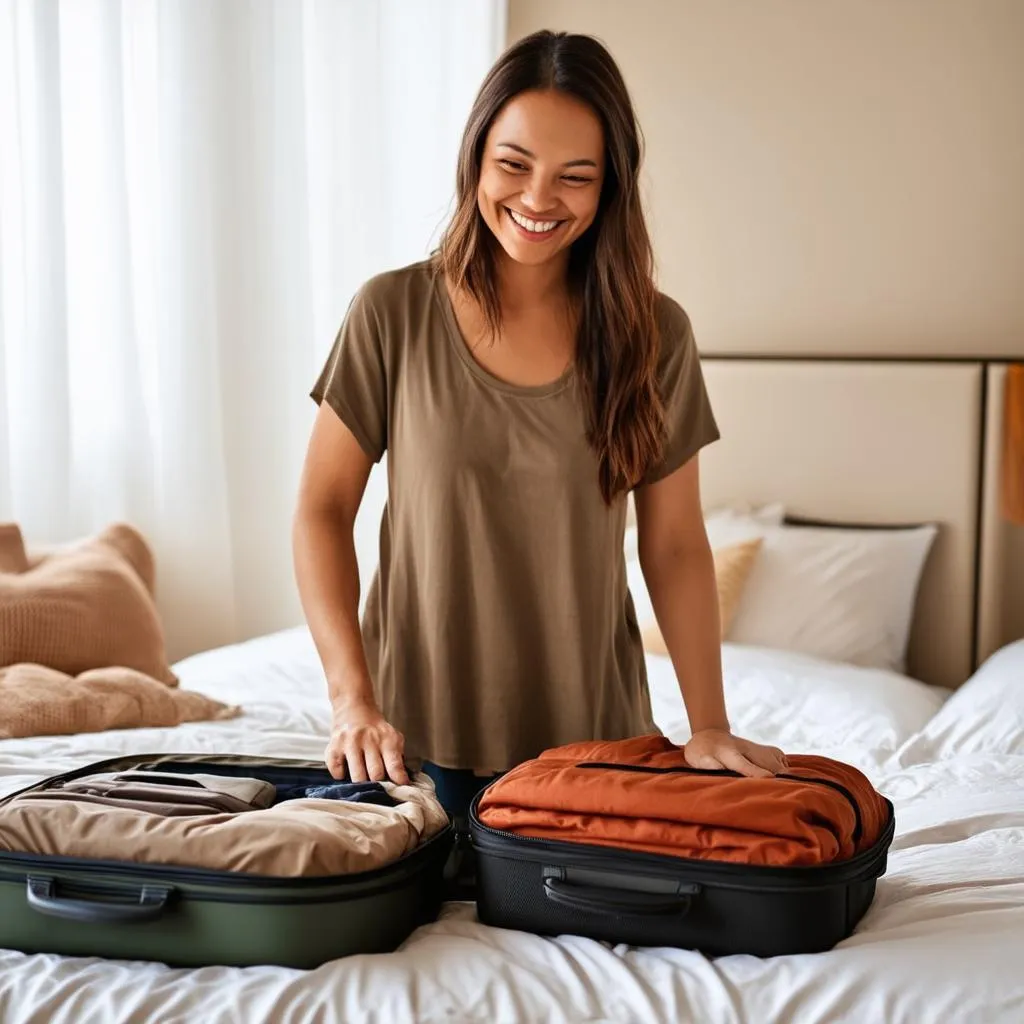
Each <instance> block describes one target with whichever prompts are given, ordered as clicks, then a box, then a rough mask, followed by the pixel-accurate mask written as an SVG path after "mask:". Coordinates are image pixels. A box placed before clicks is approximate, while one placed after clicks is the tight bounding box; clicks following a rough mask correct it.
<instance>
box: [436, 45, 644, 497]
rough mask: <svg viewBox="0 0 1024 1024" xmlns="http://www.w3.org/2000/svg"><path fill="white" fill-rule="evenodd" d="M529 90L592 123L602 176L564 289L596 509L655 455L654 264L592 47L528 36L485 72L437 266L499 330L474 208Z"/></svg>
mask: <svg viewBox="0 0 1024 1024" xmlns="http://www.w3.org/2000/svg"><path fill="white" fill-rule="evenodd" d="M531 89H557V90H559V91H561V92H565V93H568V94H570V95H572V96H575V97H576V98H577V99H580V100H582V101H583V102H584V103H586V104H587V105H588V106H590V107H591V108H592V109H593V110H594V112H595V113H596V114H597V115H598V117H599V118H600V119H601V123H602V126H603V128H604V142H605V168H606V169H605V178H604V182H603V184H602V187H601V198H600V202H599V204H598V212H597V216H596V217H595V218H594V223H593V224H591V225H590V227H589V228H588V229H587V230H586V231H585V232H584V233H583V234H582V235H581V236H580V237H579V238H578V239H577V240H576V241H575V242H574V243H573V246H572V250H571V252H570V256H569V287H570V291H571V294H572V296H573V298H574V300H575V303H576V306H577V309H578V319H577V329H576V330H577V334H576V377H577V380H578V382H579V385H580V389H581V393H582V398H583V402H584V409H585V411H586V415H587V437H588V440H589V442H590V445H591V447H592V448H593V449H594V451H595V453H596V454H597V458H598V465H599V473H598V477H599V479H598V482H599V485H600V488H601V494H602V496H603V497H604V500H605V501H606V502H607V503H609V504H610V503H611V502H612V500H613V499H614V498H615V497H616V495H618V494H620V493H622V492H623V491H627V490H629V489H630V488H631V487H633V486H634V485H636V484H637V483H638V482H639V481H640V479H641V477H642V476H643V474H644V472H645V470H646V469H647V468H648V467H649V466H650V465H651V464H652V463H653V462H655V461H656V460H657V459H658V457H659V456H660V454H661V450H662V445H663V443H664V442H663V434H664V412H663V409H662V405H661V401H660V398H659V395H658V386H657V366H658V353H659V347H660V343H659V337H658V328H657V320H656V314H655V298H656V295H657V292H656V290H655V286H654V276H653V275H654V258H653V253H652V250H651V241H650V236H649V235H648V233H647V225H646V223H645V221H644V215H643V210H642V208H641V201H640V190H639V180H638V179H639V172H640V164H641V161H642V158H643V142H642V136H641V133H640V126H639V125H638V124H637V120H636V115H635V113H634V111H633V105H632V102H631V101H630V97H629V92H628V91H627V89H626V84H625V82H624V81H623V79H622V74H621V73H620V71H619V69H618V67H617V66H616V64H615V61H614V60H613V59H612V56H611V54H610V53H609V52H608V51H607V50H606V49H605V48H604V47H603V46H602V45H601V44H600V43H599V42H597V40H595V39H593V38H591V37H589V36H585V35H571V34H568V33H564V32H559V33H554V32H547V31H544V32H537V33H535V34H534V35H531V36H528V37H527V38H525V39H523V40H521V41H520V42H518V43H516V44H514V45H513V46H511V47H510V48H509V49H508V50H506V51H505V53H504V54H502V56H501V57H500V58H499V59H498V61H497V63H496V64H495V65H494V67H493V68H491V70H490V72H489V73H488V75H487V77H486V78H485V79H484V82H483V85H482V86H481V87H480V91H479V93H478V94H477V97H476V101H475V102H474V104H473V109H472V111H471V112H470V115H469V120H468V122H467V124H466V129H465V132H464V134H463V136H462V145H461V148H460V151H459V163H458V172H457V176H456V209H455V213H454V215H453V217H452V220H451V222H450V223H449V225H448V227H447V228H446V230H445V232H444V235H443V236H442V238H441V242H440V246H439V253H438V255H439V261H440V265H441V268H442V269H443V270H444V273H445V274H446V276H447V277H448V279H449V280H450V281H451V282H452V284H453V285H454V286H455V287H457V288H462V289H464V290H465V291H466V292H468V293H469V294H470V295H471V296H472V297H473V298H474V299H475V300H476V301H477V302H478V303H479V305H480V307H481V310H482V311H483V314H484V316H485V318H486V320H487V324H488V326H489V328H490V329H491V331H492V332H493V333H494V334H495V335H496V334H497V333H498V329H499V328H500V325H501V303H500V300H499V296H498V281H497V274H496V267H495V258H494V249H493V245H492V236H491V235H490V231H489V229H488V227H487V225H486V224H485V222H484V220H483V218H482V217H481V215H480V212H479V209H478V207H477V186H478V184H479V181H480V165H481V160H482V155H483V148H484V142H485V140H486V138H487V133H488V131H489V130H490V127H491V124H492V123H493V121H494V119H495V118H496V117H497V115H498V113H499V112H500V111H501V109H502V108H503V107H504V106H505V104H506V103H507V102H508V101H509V100H511V99H512V98H513V97H515V96H517V95H518V94H519V93H522V92H526V91H528V90H531Z"/></svg>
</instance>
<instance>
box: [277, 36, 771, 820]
mask: <svg viewBox="0 0 1024 1024" xmlns="http://www.w3.org/2000/svg"><path fill="white" fill-rule="evenodd" d="M640 162H641V148H640V137H639V130H638V127H637V125H636V122H635V119H634V114H633V110H632V107H631V104H630V99H629V96H628V93H627V91H626V87H625V84H624V83H623V80H622V77H621V75H620V73H619V71H618V69H617V67H616V65H615V63H614V61H613V60H612V58H611V56H610V55H609V54H608V53H607V51H606V50H605V49H604V48H603V47H602V46H601V45H600V44H598V43H597V42H595V41H594V40H593V39H590V38H588V37H585V36H579V35H566V34H552V33H549V32H542V33H538V34H536V35H534V36H531V37H529V38H527V39H525V40H523V41H522V42H520V43H518V44H516V45H514V46H513V47H511V48H510V49H509V50H508V51H507V52H506V53H505V54H504V55H503V56H502V57H501V58H500V60H499V61H498V62H497V64H496V65H495V67H494V68H493V69H492V70H491V72H490V73H489V75H488V77H487V79H486V80H485V82H484V84H483V86H482V88H481V91H480V93H479V95H478V97H477V99H476V103H475V105H474V107H473V110H472V112H471V114H470V117H469V123H468V125H467V127H466V131H465V135H464V138H463V142H462V148H461V152H460V156H459V165H458V176H457V200H458V203H457V209H456V211H455V214H454V216H453V218H452V221H451V223H450V225H449V226H448V228H447V230H446V232H445V234H444V237H443V240H442V242H441V244H440V246H439V250H438V252H437V253H436V255H435V257H434V258H433V259H431V260H428V261H425V262H423V263H418V264H415V265H413V266H411V267H406V268H403V269H401V270H397V271H392V272H388V273H384V274H381V275H379V276H377V277H375V278H373V279H372V280H370V281H369V282H367V283H366V284H365V285H364V287H363V288H362V289H361V290H360V291H359V293H358V295H357V296H356V298H355V299H354V301H353V302H352V305H351V307H350V309H349V311H348V313H347V315H346V318H345V322H344V324H343V326H342V328H341V331H340V333H339V335H338V338H337V340H336V342H335V345H334V348H333V350H332V352H331V354H330V357H329V359H328V360H327V363H326V365H325V367H324V369H323V372H322V373H321V375H320V378H319V380H318V381H317V382H316V385H315V387H314V389H313V392H312V394H313V397H314V398H315V400H316V401H317V402H318V403H320V407H319V410H318V413H317V417H316V422H315V426H314V429H313V433H312V438H311V441H310V444H309V451H308V455H307V458H306V463H305V467H304V471H303V476H302V482H301V488H300V499H299V504H298V510H297V515H296V520H295V530H294V552H295V564H296V575H297V579H298V584H299V589H300V593H301V597H302V602H303V607H304V610H305V613H306V617H307V620H308V623H309V627H310V630H311V633H312V636H313V638H314V641H315V643H316V646H317V649H318V652H319V655H320V658H321V659H322V662H323V666H324V670H325V673H326V677H327V681H328V686H329V692H330V700H331V706H332V709H333V733H332V735H331V739H330V742H329V744H328V746H327V751H326V762H327V765H328V767H329V769H330V771H331V772H332V774H333V775H335V776H336V777H342V776H344V775H345V774H347V775H348V776H350V777H351V778H352V779H354V780H358V781H362V780H367V779H373V780H381V779H384V778H387V777H389V778H390V779H392V780H393V781H395V782H404V781H406V780H407V777H408V776H407V766H408V768H409V769H410V770H411V769H412V768H413V767H415V766H418V765H419V764H420V763H421V762H422V763H423V767H424V770H425V771H427V772H428V773H429V774H430V775H431V777H432V778H433V779H434V781H435V783H436V784H437V788H438V794H439V798H440V800H441V802H442V803H443V804H444V805H445V807H446V809H447V810H448V811H449V813H451V814H452V815H453V816H454V817H455V818H456V819H460V818H464V816H465V814H466V811H467V807H468V804H469V802H470V800H471V798H472V796H473V795H474V793H475V792H476V791H477V790H478V789H479V788H480V787H481V786H482V785H483V783H484V782H485V781H486V780H487V779H488V778H490V777H492V776H493V775H494V774H495V773H499V772H502V771H505V770H507V769H509V768H510V767H512V766H513V765H515V764H517V763H519V762H520V761H523V760H526V759H528V758H531V757H534V756H536V755H537V754H539V753H540V752H541V751H542V750H544V749H545V748H547V747H552V746H556V745H560V744H563V743H569V742H574V741H578V740H588V739H619V738H625V737H629V736H635V735H641V734H644V733H650V732H655V731H657V729H656V727H655V725H654V722H653V720H652V717H651V708H650V702H649V698H648V692H647V680H646V675H645V666H644V657H643V649H642V645H641V640H640V634H639V631H638V629H637V623H636V619H635V615H634V611H633V604H632V600H631V598H630V595H629V592H628V590H627V586H626V578H625V565H624V557H623V534H624V529H625V521H626V501H627V495H628V494H629V493H630V492H631V491H632V492H633V494H634V496H635V503H636V513H637V525H638V535H639V546H640V558H641V564H642V568H643V572H644V577H645V580H646V581H647V584H648V586H649V590H650V594H651V599H652V603H653V606H654V610H655V614H656V616H657V620H658V622H659V624H660V626H661V628H662V632H663V634H664V637H665V640H666V644H667V646H668V649H669V651H670V652H671V657H672V661H673V664H674V666H675V669H676V673H677V675H678V678H679V679H680V681H681V684H682V693H683V698H684V701H685V705H686V709H687V713H688V715H689V720H690V725H691V730H692V734H693V738H692V739H691V740H690V741H689V743H688V744H687V746H686V758H687V760H688V761H689V763H690V764H692V765H694V766H696V767H700V768H722V767H724V768H730V769H735V770H736V771H738V772H742V773H743V774H745V775H764V774H770V773H774V772H776V771H778V770H780V769H781V768H782V767H783V766H784V765H785V758H784V755H783V754H782V752H781V751H779V750H777V749H775V748H773V747H765V746H761V745H758V744H755V743H752V742H749V741H747V740H744V739H741V738H739V737H736V736H734V735H733V734H732V733H731V732H730V730H729V722H728V719H727V717H726V709H725V704H724V700H723V695H722V673H721V663H720V642H719V617H718V600H717V591H716V586H715V574H714V563H713V559H712V555H711V551H710V549H709V546H708V541H707V537H706V535H705V532H704V524H703V517H702V513H701V502H700V489H699V483H698V456H697V453H698V451H699V449H700V448H701V447H703V446H704V445H706V444H708V443H709V442H711V441H713V440H715V439H717V437H718V430H717V427H716V424H715V420H714V417H713V415H712V411H711V409H710V407H709V404H708V399H707V395H706V393H705V389H704V383H703V379H702V377H701V371H700V366H699V363H698V356H697V350H696V348H695V344H694V339H693V335H692V332H691V329H690V323H689V320H688V319H687V316H686V314H685V313H684V312H683V310H682V309H681V308H680V307H679V306H678V305H677V304H676V303H675V302H673V301H672V300H671V299H669V298H667V297H666V296H664V295H661V294H659V293H658V292H657V290H656V289H655V285H654V282H653V277H652V273H653V270H652V265H653V260H652V253H651V245H650V241H649V237H648V233H647V228H646V225H645V223H644V217H643V213H642V211H641V204H640V195H639V188H638V174H639V170H640ZM385 451H387V453H388V504H387V507H386V510H385V513H384V516H383V520H382V524H381V535H380V567H379V570H378V572H377V575H376V576H375V578H374V580H373V583H372V586H371V588H370V592H369V594H368V600H367V605H366V609H365V615H364V620H363V624H362V630H360V625H359V622H358V611H357V608H358V601H359V579H358V571H357V566H356V555H355V549H354V545H353V535H352V530H353V523H354V520H355V517H356V512H357V509H358V508H359V504H360V501H361V498H362V495H363V489H364V486H365V484H366V480H367V476H368V474H369V472H370V469H371V467H372V465H373V463H375V462H376V461H378V460H379V459H380V458H381V457H382V456H383V454H384V452H385Z"/></svg>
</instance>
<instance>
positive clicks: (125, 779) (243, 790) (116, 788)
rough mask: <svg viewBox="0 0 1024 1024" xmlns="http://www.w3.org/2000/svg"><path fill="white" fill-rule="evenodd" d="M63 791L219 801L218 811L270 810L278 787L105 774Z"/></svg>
mask: <svg viewBox="0 0 1024 1024" xmlns="http://www.w3.org/2000/svg"><path fill="white" fill-rule="evenodd" d="M62 788H63V789H65V790H67V791H68V792H71V793H96V794H101V795H105V796H126V797H127V796H129V795H130V794H131V793H133V792H136V791H137V792H138V793H139V799H142V800H145V799H147V795H146V794H149V793H152V794H153V795H159V796H164V795H166V797H167V798H168V799H169V800H171V801H173V802H181V803H198V804H203V805H209V806H214V805H215V803H216V801H218V800H222V801H223V802H224V806H223V807H221V808H220V809H221V810H224V811H251V810H254V809H257V808H262V807H269V806H270V805H271V804H272V803H273V802H274V797H275V796H276V795H277V787H276V786H274V784H273V783H272V782H264V781H263V780H262V779H252V778H248V777H234V776H231V775H207V774H204V773H190V774H187V775H186V774H179V773H178V772H160V771H127V772H104V773H101V774H98V775H87V776H86V777H85V778H81V779H73V780H72V781H70V782H65V783H64V785H63V786H62Z"/></svg>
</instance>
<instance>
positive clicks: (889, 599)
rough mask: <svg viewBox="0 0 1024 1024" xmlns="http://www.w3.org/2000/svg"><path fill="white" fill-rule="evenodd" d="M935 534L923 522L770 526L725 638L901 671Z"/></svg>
mask: <svg viewBox="0 0 1024 1024" xmlns="http://www.w3.org/2000/svg"><path fill="white" fill-rule="evenodd" d="M936 533H937V529H936V527H935V526H933V525H930V524H929V525H924V526H916V527H907V528H898V529H886V528H855V527H828V526H824V527H821V526H787V525H782V526H776V527H771V528H769V529H768V530H766V531H765V533H764V535H763V536H764V543H763V544H762V546H761V550H760V552H759V554H758V557H757V561H756V562H755V563H754V566H753V568H752V569H751V572H750V575H749V576H748V577H747V582H746V586H745V587H744V591H743V596H742V597H741V599H740V602H739V605H738V607H737V609H736V614H735V616H734V618H733V620H732V626H731V628H730V630H729V634H728V637H727V639H728V640H729V641H730V642H731V643H737V644H749V645H752V646H757V647H773V648H776V649H781V650H788V651H797V652H799V653H802V654H810V655H812V656H814V657H817V658H823V659H825V660H828V661H837V662H844V663H846V664H850V665H861V666H865V667H869V668H882V669H888V670H889V671H892V672H901V673H902V672H903V671H904V667H905V664H906V649H907V638H908V635H909V633H910V626H911V621H912V619H913V612H914V605H915V602H916V598H917V590H918V584H919V582H920V579H921V572H922V570H923V568H924V564H925V559H926V558H927V556H928V552H929V551H930V550H931V546H932V542H933V541H934V539H935V535H936Z"/></svg>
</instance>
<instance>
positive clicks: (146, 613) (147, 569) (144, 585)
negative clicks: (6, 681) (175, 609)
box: [0, 523, 177, 686]
mask: <svg viewBox="0 0 1024 1024" xmlns="http://www.w3.org/2000/svg"><path fill="white" fill-rule="evenodd" d="M19 551H20V553H21V554H20V557H19V555H18V552H19ZM19 565H20V566H23V567H22V568H20V569H19ZM154 577H155V573H154V564H153V555H152V552H151V551H150V549H149V545H148V544H147V543H146V541H145V539H144V538H143V537H142V535H141V534H140V533H139V532H138V531H137V530H135V529H134V528H133V527H131V526H128V525H126V524H123V523H117V524H114V525H112V526H109V527H108V528H107V529H105V530H104V531H103V532H102V533H100V534H98V535H97V536H95V537H91V538H88V539H86V540H83V541H81V542H79V543H77V544H73V545H69V546H66V547H63V548H59V549H56V550H53V551H51V552H49V553H48V554H45V555H43V556H42V557H39V558H37V559H34V560H33V561H31V562H26V558H25V550H24V545H23V542H22V538H21V532H20V530H18V529H17V527H13V528H12V527H11V525H7V526H5V528H4V529H3V530H0V665H14V664H18V663H20V662H31V663H34V664H38V665H45V666H47V667H48V668H52V669H56V670H57V671H59V672H64V673H67V674H68V675H71V676H77V675H79V674H80V673H82V672H88V671H89V670H90V669H97V668H103V669H106V668H110V667H111V666H122V667H124V668H131V669H135V670H136V671H138V672H142V673H144V674H145V675H147V676H150V677H152V678H153V679H157V680H159V681H160V682H162V683H166V684H168V685H172V686H173V685H175V684H176V683H177V678H176V676H175V675H174V673H173V672H172V671H171V669H170V666H169V665H168V663H167V653H166V648H165V643H164V632H163V626H162V624H161V622H160V617H159V615H158V613H157V608H156V604H155V602H154V600H153V588H154Z"/></svg>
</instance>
